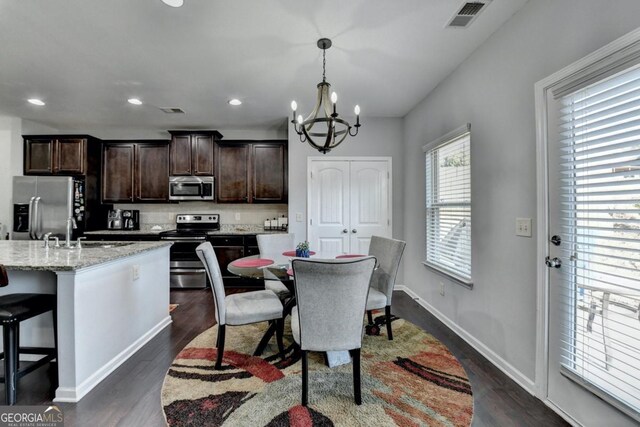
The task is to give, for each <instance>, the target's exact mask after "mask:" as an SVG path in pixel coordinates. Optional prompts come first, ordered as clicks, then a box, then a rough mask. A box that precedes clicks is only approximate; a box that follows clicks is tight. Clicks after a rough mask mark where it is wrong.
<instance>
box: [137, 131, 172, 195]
mask: <svg viewBox="0 0 640 427" xmlns="http://www.w3.org/2000/svg"><path fill="white" fill-rule="evenodd" d="M135 183H136V184H135V186H136V191H135V198H136V201H140V202H165V201H168V200H169V146H168V145H167V144H136V160H135Z"/></svg>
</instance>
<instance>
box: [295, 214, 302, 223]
mask: <svg viewBox="0 0 640 427" xmlns="http://www.w3.org/2000/svg"><path fill="white" fill-rule="evenodd" d="M296 221H297V222H302V221H304V219H303V216H302V212H296Z"/></svg>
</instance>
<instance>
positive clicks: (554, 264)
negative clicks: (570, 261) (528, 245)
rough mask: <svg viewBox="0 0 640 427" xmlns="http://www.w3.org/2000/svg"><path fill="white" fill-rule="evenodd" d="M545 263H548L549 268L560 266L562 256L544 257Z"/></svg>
mask: <svg viewBox="0 0 640 427" xmlns="http://www.w3.org/2000/svg"><path fill="white" fill-rule="evenodd" d="M544 263H545V264H547V267H549V268H560V267H561V266H562V260H561V259H560V258H557V257H556V258H550V257H546V258H545V259H544Z"/></svg>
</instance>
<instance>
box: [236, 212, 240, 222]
mask: <svg viewBox="0 0 640 427" xmlns="http://www.w3.org/2000/svg"><path fill="white" fill-rule="evenodd" d="M236 221H240V212H236Z"/></svg>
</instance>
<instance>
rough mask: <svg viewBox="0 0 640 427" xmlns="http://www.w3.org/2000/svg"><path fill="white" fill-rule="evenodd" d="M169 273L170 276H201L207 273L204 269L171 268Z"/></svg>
mask: <svg viewBox="0 0 640 427" xmlns="http://www.w3.org/2000/svg"><path fill="white" fill-rule="evenodd" d="M169 271H170V272H171V274H187V273H188V274H202V273H206V272H207V270H205V269H204V268H172V269H170V270H169Z"/></svg>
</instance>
